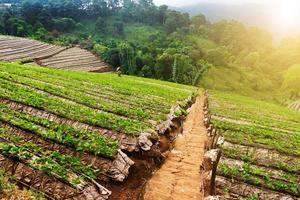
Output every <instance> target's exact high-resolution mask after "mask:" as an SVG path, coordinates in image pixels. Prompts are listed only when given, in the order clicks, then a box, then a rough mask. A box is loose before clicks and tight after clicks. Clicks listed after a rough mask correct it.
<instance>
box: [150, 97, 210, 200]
mask: <svg viewBox="0 0 300 200" xmlns="http://www.w3.org/2000/svg"><path fill="white" fill-rule="evenodd" d="M203 105H204V96H199V97H197V99H196V102H195V104H194V105H193V106H192V107H191V111H190V113H189V114H188V116H187V119H186V121H185V122H184V125H183V133H182V134H181V135H179V136H178V138H177V139H176V141H175V146H174V149H173V150H172V151H171V152H170V153H169V155H168V158H167V160H166V162H165V163H164V164H163V166H162V167H161V168H160V169H159V170H158V171H157V172H156V173H155V174H154V176H153V177H152V178H151V180H150V181H149V182H148V184H147V186H146V189H145V195H144V199H145V200H190V199H191V200H193V199H197V200H202V199H203V198H204V189H203V175H202V171H201V169H200V166H201V165H202V161H203V157H204V154H205V143H206V141H207V140H208V138H207V132H206V129H205V126H204V123H203V118H204V113H203Z"/></svg>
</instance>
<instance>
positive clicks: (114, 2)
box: [0, 0, 300, 100]
mask: <svg viewBox="0 0 300 200" xmlns="http://www.w3.org/2000/svg"><path fill="white" fill-rule="evenodd" d="M0 3H1V5H2V6H1V7H0V9H1V10H0V11H1V12H0V33H1V34H4V35H14V36H22V37H29V38H33V39H37V40H41V41H44V42H48V43H53V44H59V45H64V46H75V45H79V46H81V47H82V48H85V49H87V50H90V51H92V52H94V53H96V54H98V55H99V56H101V57H102V59H104V60H105V61H106V62H107V63H108V64H110V65H111V66H113V67H114V68H118V67H121V69H122V72H123V73H125V74H129V75H138V76H142V77H149V78H155V79H161V80H167V81H172V82H176V83H184V84H189V85H195V86H198V85H202V86H205V87H207V88H213V89H222V90H228V91H238V92H239V93H242V94H250V95H255V96H262V97H263V98H266V96H267V95H266V94H267V93H268V94H269V93H270V92H272V93H273V94H278V93H280V94H281V93H284V94H285V96H286V97H287V99H298V98H299V95H300V94H299V93H300V88H299V85H298V84H297V82H298V81H299V78H297V77H299V74H300V69H299V66H297V65H296V64H298V63H299V59H300V57H299V56H298V54H299V53H298V52H297V50H298V49H299V48H300V38H289V39H285V40H283V41H281V42H280V43H279V44H275V42H274V41H273V39H272V35H271V34H270V33H268V32H267V31H265V30H262V29H259V28H256V27H248V26H245V25H243V24H242V23H240V22H237V21H226V20H223V21H218V22H210V21H208V20H207V19H206V18H205V16H204V15H201V14H199V15H196V16H189V15H188V14H187V13H180V12H178V11H174V10H171V9H169V8H168V7H167V6H164V5H163V6H156V5H155V4H154V3H153V1H152V0H137V1H133V0H124V1H120V0H74V1H69V0H51V1H50V0H14V1H9V0H2V1H0ZM291 66H293V67H291ZM290 67H291V68H290ZM274 96H275V97H274ZM280 96H281V95H280ZM273 97H274V98H275V100H276V95H273Z"/></svg>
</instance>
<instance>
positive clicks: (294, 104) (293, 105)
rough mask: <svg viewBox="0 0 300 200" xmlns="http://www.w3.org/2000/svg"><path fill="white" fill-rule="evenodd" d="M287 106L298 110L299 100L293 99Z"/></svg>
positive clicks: (299, 106) (299, 108)
mask: <svg viewBox="0 0 300 200" xmlns="http://www.w3.org/2000/svg"><path fill="white" fill-rule="evenodd" d="M289 108H290V109H292V110H297V111H300V101H295V102H293V103H291V104H290V105H289Z"/></svg>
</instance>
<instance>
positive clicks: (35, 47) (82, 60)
mask: <svg viewBox="0 0 300 200" xmlns="http://www.w3.org/2000/svg"><path fill="white" fill-rule="evenodd" d="M0 60H2V61H20V62H24V63H26V64H28V65H34V64H35V65H36V64H37V65H40V66H43V67H50V68H59V69H68V70H75V71H92V72H105V71H109V70H110V69H109V67H108V66H107V65H106V64H105V63H104V62H103V61H101V60H100V59H99V57H98V56H95V55H94V54H92V53H90V52H88V51H86V50H84V49H81V48H78V47H72V48H67V47H61V46H57V45H50V44H46V43H42V42H39V41H35V40H31V39H25V38H18V37H10V36H1V35H0Z"/></svg>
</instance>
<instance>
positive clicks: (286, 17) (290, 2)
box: [273, 0, 300, 27]
mask: <svg viewBox="0 0 300 200" xmlns="http://www.w3.org/2000/svg"><path fill="white" fill-rule="evenodd" d="M299 10H300V1H298V0H287V1H280V2H279V4H277V8H276V9H275V12H274V14H273V15H274V20H275V21H276V23H277V25H279V26H280V27H295V26H297V25H298V23H299V18H300V12H299Z"/></svg>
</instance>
